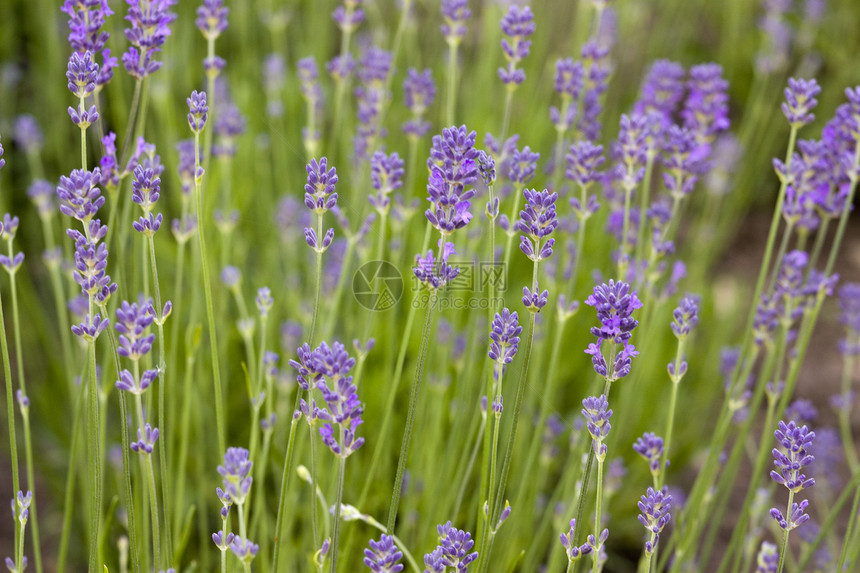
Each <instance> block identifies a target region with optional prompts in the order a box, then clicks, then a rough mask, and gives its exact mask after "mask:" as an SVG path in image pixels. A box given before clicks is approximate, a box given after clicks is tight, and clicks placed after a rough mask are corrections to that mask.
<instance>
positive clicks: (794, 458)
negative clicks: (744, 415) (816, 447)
mask: <svg viewBox="0 0 860 573" xmlns="http://www.w3.org/2000/svg"><path fill="white" fill-rule="evenodd" d="M774 436H775V437H776V443H777V446H778V447H776V448H774V449H773V452H772V454H773V465H774V466H775V467H776V470H774V471H771V472H770V477H771V478H772V479H773V480H774V481H775V482H776V483H778V484H781V485H784V486H785V487H786V488H787V489H788V490H789V491H792V492H794V493H797V492H799V491H801V490H804V489H806V488H808V487H811V486H813V485H814V484H815V480H814V479H813V478H807V477H806V475H804V474H803V473H802V470H803V468H804V467H806V466H808V465H809V464H811V463H812V461H813V460H814V459H815V458H813V457H812V456H811V455H810V454H809V453H808V452H807V450H808V449H809V447H810V445H811V444H812V440H813V439H815V432H812V431H810V430H809V428H807V427H806V426H799V427H798V426H797V425H796V424H795V423H794V421H791V422H789V423H788V424H786V423H785V422H783V421H780V422H779V425H778V427H777V430H776V431H775V432H774ZM780 448H781V449H780Z"/></svg>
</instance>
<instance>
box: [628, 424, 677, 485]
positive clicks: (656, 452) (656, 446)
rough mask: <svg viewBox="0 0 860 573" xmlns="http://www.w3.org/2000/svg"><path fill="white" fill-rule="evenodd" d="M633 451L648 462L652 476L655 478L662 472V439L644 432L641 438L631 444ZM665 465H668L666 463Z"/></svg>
mask: <svg viewBox="0 0 860 573" xmlns="http://www.w3.org/2000/svg"><path fill="white" fill-rule="evenodd" d="M633 451H635V452H636V453H637V454H639V455H640V456H642V457H643V458H644V459H645V461H646V462H648V467H649V468H651V473H652V474H653V475H655V476H656V475H658V474H659V473H660V472H661V471H662V469H663V468H661V467H660V466H661V464H660V460H662V459H663V438H661V437H660V436H658V435H656V434H654V433H652V432H645V433H644V434H642V437H640V438H637V439H636V443H635V444H633ZM666 465H667V466H668V465H669V462H668V461H667V462H666Z"/></svg>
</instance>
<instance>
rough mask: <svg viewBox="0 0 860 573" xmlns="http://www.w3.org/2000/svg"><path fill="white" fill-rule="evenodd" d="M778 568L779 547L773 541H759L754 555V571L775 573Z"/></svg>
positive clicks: (757, 572) (756, 572)
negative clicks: (759, 543) (755, 555)
mask: <svg viewBox="0 0 860 573" xmlns="http://www.w3.org/2000/svg"><path fill="white" fill-rule="evenodd" d="M778 569H779V548H778V547H777V546H776V545H774V544H773V543H768V542H767V541H762V542H761V549H759V552H758V556H757V557H756V570H755V573H776V572H777V570H778Z"/></svg>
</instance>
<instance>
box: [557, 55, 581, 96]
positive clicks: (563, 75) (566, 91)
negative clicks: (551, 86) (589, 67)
mask: <svg viewBox="0 0 860 573" xmlns="http://www.w3.org/2000/svg"><path fill="white" fill-rule="evenodd" d="M584 73H585V72H584V69H583V67H582V62H578V61H577V62H574V61H573V58H564V59H561V58H559V59H558V60H557V61H556V63H555V91H557V92H558V93H560V94H562V96H567V97H568V98H570V99H571V100H572V101H576V100H577V99H579V94H580V93H581V92H582V81H583V74H584Z"/></svg>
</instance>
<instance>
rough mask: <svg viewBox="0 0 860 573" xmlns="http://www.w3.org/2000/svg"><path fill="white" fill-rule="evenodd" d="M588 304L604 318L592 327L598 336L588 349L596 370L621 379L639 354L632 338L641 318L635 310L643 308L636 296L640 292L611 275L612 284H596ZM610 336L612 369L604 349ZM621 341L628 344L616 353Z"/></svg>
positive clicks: (615, 378) (609, 376) (587, 300)
mask: <svg viewBox="0 0 860 573" xmlns="http://www.w3.org/2000/svg"><path fill="white" fill-rule="evenodd" d="M585 304H587V305H589V306H593V307H594V308H595V310H596V311H597V318H598V320H600V326H593V327H592V328H591V334H593V335H594V336H596V337H597V343H590V344H589V345H588V348H587V349H586V351H585V353H586V354H590V355H591V363H592V364H593V366H594V370H595V371H596V372H597V373H598V374H600V375H601V376H603V377H605V378H606V379H607V380H618V379H619V378H623V377H625V376H627V375H628V374H629V373H630V363H631V360H632V359H633V358H634V357H635V356H637V355H638V354H639V353H638V352H636V347H635V346H633V345H632V344H629V341H630V337H631V335H632V334H631V333H632V332H633V329H634V328H636V326H637V325H638V324H639V321H637V320H636V319H634V318H633V311H634V310H637V309H639V308H642V301H640V300H639V298H638V297H637V296H636V292H632V293H631V292H630V285H628V284H627V283H625V282H622V281H618V282H615V281H614V280H612V279H610V280H609V284H606V283H603V284H601V285H597V286H595V287H594V292H593V294H591V295H590V296H589V297H588V298H587V299H585ZM606 340H608V341H609V342H610V345H611V348H610V360H611V362H612V369H611V370H610V369H609V366H608V365H607V362H606V359H605V358H604V356H603V351H602V350H601V345H602V344H603V342H604V341H606ZM617 344H623V345H624V346H623V348H622V350H621V351H620V352H617V353H616V345H617Z"/></svg>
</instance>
